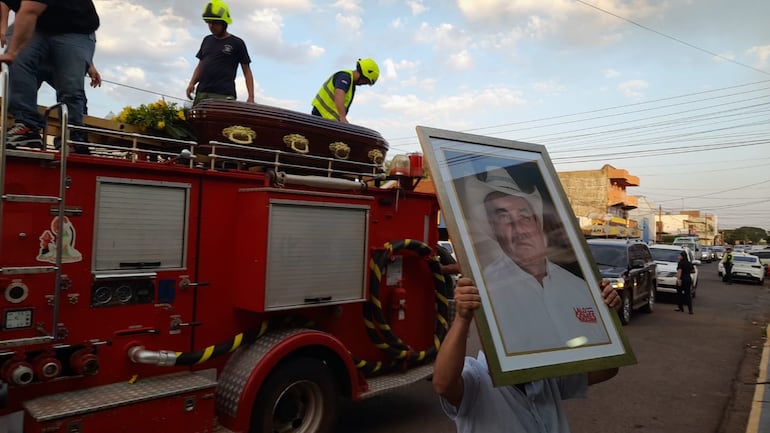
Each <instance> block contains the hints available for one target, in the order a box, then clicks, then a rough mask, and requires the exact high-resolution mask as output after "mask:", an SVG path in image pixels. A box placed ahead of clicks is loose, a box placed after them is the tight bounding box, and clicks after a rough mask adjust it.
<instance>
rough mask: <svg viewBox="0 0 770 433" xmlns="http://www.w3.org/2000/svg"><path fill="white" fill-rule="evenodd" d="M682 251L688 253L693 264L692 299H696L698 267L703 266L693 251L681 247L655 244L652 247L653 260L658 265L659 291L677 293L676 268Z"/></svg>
mask: <svg viewBox="0 0 770 433" xmlns="http://www.w3.org/2000/svg"><path fill="white" fill-rule="evenodd" d="M682 251H686V252H687V257H688V258H689V259H690V263H692V265H693V266H692V269H693V272H692V274H690V276H691V277H692V293H691V294H692V297H693V298H694V297H695V289H696V288H697V287H698V266H699V265H700V264H701V262H700V260H697V259H695V258H694V257H693V252H692V250H691V249H689V248H687V247H684V246H681V245H663V244H655V245H650V252H652V258H653V259H654V260H655V263H656V264H657V265H658V267H657V269H658V271H657V279H658V291H659V292H666V293H676V267H677V265H678V264H679V253H681V252H682Z"/></svg>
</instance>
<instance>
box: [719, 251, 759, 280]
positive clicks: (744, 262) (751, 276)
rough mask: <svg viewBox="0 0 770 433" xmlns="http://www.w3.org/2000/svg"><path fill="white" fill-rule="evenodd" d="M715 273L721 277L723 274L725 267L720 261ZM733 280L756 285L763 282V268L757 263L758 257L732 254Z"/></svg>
mask: <svg viewBox="0 0 770 433" xmlns="http://www.w3.org/2000/svg"><path fill="white" fill-rule="evenodd" d="M717 273H719V276H720V277H721V276H722V275H724V273H725V265H724V263H722V262H721V261H720V262H719V265H718V266H717ZM731 273H732V276H733V280H746V281H753V282H755V283H757V284H764V282H765V267H764V266H762V262H760V261H759V257H757V256H755V255H753V254H746V253H733V270H732V272H731Z"/></svg>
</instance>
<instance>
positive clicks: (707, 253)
mask: <svg viewBox="0 0 770 433" xmlns="http://www.w3.org/2000/svg"><path fill="white" fill-rule="evenodd" d="M715 258H716V256H715V255H714V250H713V249H712V248H711V247H701V249H700V261H701V262H705V263H711V262H712V261H713V260H714V259H715Z"/></svg>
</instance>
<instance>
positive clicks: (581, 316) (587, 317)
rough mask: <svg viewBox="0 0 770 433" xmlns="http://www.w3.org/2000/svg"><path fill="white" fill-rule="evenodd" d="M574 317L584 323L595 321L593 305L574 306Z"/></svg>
mask: <svg viewBox="0 0 770 433" xmlns="http://www.w3.org/2000/svg"><path fill="white" fill-rule="evenodd" d="M575 317H577V319H578V320H580V321H581V322H584V323H596V312H594V307H575Z"/></svg>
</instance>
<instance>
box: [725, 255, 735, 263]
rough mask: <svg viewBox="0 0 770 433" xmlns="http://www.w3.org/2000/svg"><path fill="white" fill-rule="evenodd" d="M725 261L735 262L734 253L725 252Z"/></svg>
mask: <svg viewBox="0 0 770 433" xmlns="http://www.w3.org/2000/svg"><path fill="white" fill-rule="evenodd" d="M724 262H725V263H732V262H733V253H727V254H725V259H724Z"/></svg>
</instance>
